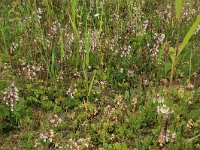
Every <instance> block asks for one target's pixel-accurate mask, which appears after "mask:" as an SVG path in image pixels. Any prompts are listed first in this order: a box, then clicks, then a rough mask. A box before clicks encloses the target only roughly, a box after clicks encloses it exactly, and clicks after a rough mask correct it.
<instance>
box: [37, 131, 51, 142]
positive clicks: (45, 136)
mask: <svg viewBox="0 0 200 150" xmlns="http://www.w3.org/2000/svg"><path fill="white" fill-rule="evenodd" d="M53 137H54V132H53V130H48V131H45V132H43V133H41V134H40V139H41V140H42V141H43V142H47V141H49V142H52V141H53Z"/></svg>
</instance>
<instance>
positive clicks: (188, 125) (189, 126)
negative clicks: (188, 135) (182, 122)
mask: <svg viewBox="0 0 200 150" xmlns="http://www.w3.org/2000/svg"><path fill="white" fill-rule="evenodd" d="M193 126H194V122H193V120H192V119H190V120H188V122H187V128H188V129H189V130H190V129H192V127H193Z"/></svg>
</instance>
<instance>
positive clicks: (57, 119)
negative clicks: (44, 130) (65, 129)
mask: <svg viewBox="0 0 200 150" xmlns="http://www.w3.org/2000/svg"><path fill="white" fill-rule="evenodd" d="M49 121H50V123H51V124H53V125H54V126H55V127H57V126H58V125H59V124H60V123H61V121H62V119H61V118H60V117H58V115H54V116H53V117H52V118H51V119H50V120H49Z"/></svg>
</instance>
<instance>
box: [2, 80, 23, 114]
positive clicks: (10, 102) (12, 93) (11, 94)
mask: <svg viewBox="0 0 200 150" xmlns="http://www.w3.org/2000/svg"><path fill="white" fill-rule="evenodd" d="M18 92H19V91H18V89H17V87H16V85H15V83H14V82H13V83H12V84H11V86H10V87H9V88H8V89H7V90H6V91H5V92H4V93H3V94H4V96H3V101H4V102H5V103H6V105H7V106H8V107H9V108H10V111H14V109H13V107H14V104H15V103H16V102H18V101H19V96H18Z"/></svg>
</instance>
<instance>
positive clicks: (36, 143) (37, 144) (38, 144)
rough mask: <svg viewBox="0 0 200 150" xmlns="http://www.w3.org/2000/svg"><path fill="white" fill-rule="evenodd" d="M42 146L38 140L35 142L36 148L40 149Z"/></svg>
mask: <svg viewBox="0 0 200 150" xmlns="http://www.w3.org/2000/svg"><path fill="white" fill-rule="evenodd" d="M40 145H41V143H40V142H39V140H38V139H36V140H35V142H34V147H35V148H39V147H40Z"/></svg>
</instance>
